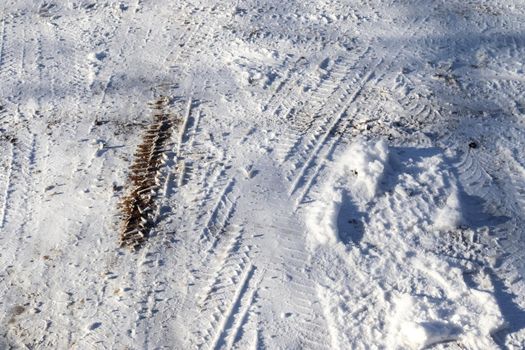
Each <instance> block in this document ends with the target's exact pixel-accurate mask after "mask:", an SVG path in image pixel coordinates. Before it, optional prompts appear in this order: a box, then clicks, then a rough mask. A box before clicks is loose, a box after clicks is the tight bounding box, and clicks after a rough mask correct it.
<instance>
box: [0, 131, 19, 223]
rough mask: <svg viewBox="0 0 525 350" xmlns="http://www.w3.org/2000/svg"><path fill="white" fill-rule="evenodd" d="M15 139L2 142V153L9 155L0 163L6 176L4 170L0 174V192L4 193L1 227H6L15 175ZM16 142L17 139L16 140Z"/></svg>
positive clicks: (0, 218) (0, 217)
mask: <svg viewBox="0 0 525 350" xmlns="http://www.w3.org/2000/svg"><path fill="white" fill-rule="evenodd" d="M13 141H14V140H9V141H7V140H5V141H3V142H1V143H0V145H1V149H2V152H1V153H2V154H3V155H8V156H7V157H3V159H2V163H0V168H2V169H5V174H6V175H5V176H4V175H3V174H4V173H3V172H2V173H1V174H0V175H1V176H0V180H2V181H0V193H2V201H1V202H0V206H1V208H0V209H1V210H2V214H1V215H0V228H4V224H5V219H6V215H7V202H8V200H9V193H10V192H9V189H10V187H11V182H12V181H13V180H12V176H13V166H14V160H15V148H14V146H13V144H12V142H13ZM14 142H16V141H14Z"/></svg>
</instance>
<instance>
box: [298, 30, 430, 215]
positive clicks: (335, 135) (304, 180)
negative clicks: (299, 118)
mask: <svg viewBox="0 0 525 350" xmlns="http://www.w3.org/2000/svg"><path fill="white" fill-rule="evenodd" d="M423 22H424V21H423ZM414 24H415V21H414V22H412V23H411V24H410V26H409V28H407V29H406V30H405V32H409V29H410V28H411V27H412V26H413V25H414ZM407 45H408V43H405V44H404V45H403V46H401V47H400V48H399V49H398V50H397V52H396V54H395V55H393V56H392V57H389V58H388V60H387V59H386V58H385V56H383V57H382V58H379V59H378V60H377V61H376V62H375V63H373V68H371V69H368V71H367V72H366V73H364V75H363V77H362V78H361V80H360V82H359V83H358V84H357V88H354V89H353V88H352V83H350V84H349V85H348V86H346V87H345V88H343V89H342V91H341V92H340V95H339V97H338V102H336V103H333V104H332V105H333V106H334V107H335V108H339V112H337V113H333V112H330V113H326V114H325V115H326V117H325V119H324V121H323V122H322V123H320V125H319V126H318V129H317V131H316V132H315V133H314V134H313V136H311V137H312V140H309V141H308V143H307V144H306V146H305V152H300V151H297V155H298V156H297V159H296V161H295V162H294V165H293V166H292V170H291V171H290V175H289V176H290V177H291V178H292V180H291V185H290V189H289V195H290V196H292V195H293V194H294V193H295V192H296V191H297V190H298V189H299V188H300V187H303V186H304V185H307V186H308V187H307V189H306V190H304V191H303V193H302V194H300V195H299V198H296V209H297V207H298V206H299V205H300V203H301V202H302V201H303V199H304V197H305V196H306V194H307V192H308V190H309V186H311V185H312V183H313V181H314V180H315V177H316V176H317V175H318V173H319V171H320V170H321V168H322V167H323V161H322V159H324V158H326V157H327V156H328V155H330V154H331V152H332V151H333V150H334V148H335V146H336V144H337V141H339V140H340V139H341V137H342V135H343V134H344V132H345V131H346V130H347V128H348V126H349V125H350V124H351V123H354V120H352V118H351V117H350V116H351V115H354V114H351V113H348V111H349V109H350V107H351V106H352V104H353V103H354V102H356V100H357V99H358V97H359V96H360V95H361V93H362V92H363V90H364V88H365V87H366V86H367V85H375V84H377V83H378V82H380V81H381V80H383V78H384V76H385V75H387V74H388V72H389V71H390V70H391V68H392V66H393V65H394V64H395V63H396V61H397V59H398V57H399V56H400V55H401V54H402V53H403V51H404V50H405V48H406V46H407ZM365 52H366V51H365ZM380 68H381V71H382V74H381V75H379V76H376V72H377V71H379V70H380ZM372 81H373V83H371V82H372ZM331 115H336V117H335V118H334V119H333V120H332V121H330V120H329V118H330V116H331ZM355 122H357V120H356V121H355ZM303 138H306V136H304V137H303ZM325 146H328V147H327V149H328V151H324V149H326V147H325ZM321 151H324V158H323V157H321V156H319V155H320V154H321ZM318 158H320V159H321V161H320V163H318V164H316V159H318ZM312 166H315V169H314V170H313V172H312V173H311V174H310V175H309V174H307V172H308V171H309V170H310V168H312ZM295 169H299V170H298V171H295Z"/></svg>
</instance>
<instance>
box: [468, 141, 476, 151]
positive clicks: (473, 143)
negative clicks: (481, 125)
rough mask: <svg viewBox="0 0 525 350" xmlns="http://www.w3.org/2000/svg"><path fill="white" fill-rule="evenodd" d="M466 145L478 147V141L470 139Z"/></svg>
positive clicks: (473, 147)
mask: <svg viewBox="0 0 525 350" xmlns="http://www.w3.org/2000/svg"><path fill="white" fill-rule="evenodd" d="M468 146H469V148H472V149H476V148H478V143H477V142H476V141H470V142H469V144H468Z"/></svg>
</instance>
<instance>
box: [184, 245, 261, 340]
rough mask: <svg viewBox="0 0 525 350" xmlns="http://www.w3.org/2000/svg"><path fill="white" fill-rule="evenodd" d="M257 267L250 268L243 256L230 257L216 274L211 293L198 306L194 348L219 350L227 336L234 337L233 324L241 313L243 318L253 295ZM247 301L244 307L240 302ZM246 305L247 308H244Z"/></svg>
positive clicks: (245, 256)
mask: <svg viewBox="0 0 525 350" xmlns="http://www.w3.org/2000/svg"><path fill="white" fill-rule="evenodd" d="M255 271H256V267H255V266H253V265H252V264H251V262H250V261H249V259H248V257H247V255H246V254H241V255H240V256H237V255H232V256H231V257H230V258H229V259H228V263H225V264H224V265H223V268H222V269H221V271H220V272H219V274H218V277H217V279H216V282H215V283H214V286H213V289H212V291H211V293H210V294H209V296H208V297H207V299H205V300H204V302H203V304H202V306H201V312H200V315H201V316H203V317H202V318H199V319H198V320H197V325H196V327H194V328H196V329H197V331H194V335H195V336H196V338H197V340H196V344H197V345H198V346H204V345H205V344H210V346H209V349H220V348H222V347H223V346H224V345H225V344H226V342H227V341H231V340H228V339H227V338H228V337H227V333H228V332H229V331H233V332H235V333H237V331H236V328H233V329H232V327H234V323H237V324H238V322H235V320H236V319H239V316H237V314H238V313H240V316H241V319H242V315H243V314H244V313H245V312H246V311H245V309H246V308H249V305H250V303H251V300H252V298H253V293H252V292H251V291H250V289H253V288H254V287H253V285H252V287H250V281H251V280H252V279H253V277H254V274H255ZM245 299H247V301H245V303H244V304H243V300H245ZM246 303H247V304H246Z"/></svg>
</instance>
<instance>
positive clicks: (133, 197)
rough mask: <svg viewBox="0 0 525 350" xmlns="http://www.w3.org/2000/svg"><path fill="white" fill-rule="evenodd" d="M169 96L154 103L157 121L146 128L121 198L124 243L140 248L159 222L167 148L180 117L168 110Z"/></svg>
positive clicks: (154, 115)
mask: <svg viewBox="0 0 525 350" xmlns="http://www.w3.org/2000/svg"><path fill="white" fill-rule="evenodd" d="M169 103H170V101H169V98H167V97H161V98H159V99H157V100H156V101H155V102H154V104H153V109H154V114H153V117H154V121H153V123H152V124H151V125H150V126H149V127H148V129H147V130H146V132H145V134H144V136H143V139H142V143H141V144H140V145H139V146H138V148H137V152H136V153H135V160H134V162H133V164H132V165H131V167H130V170H131V173H130V175H129V180H130V182H131V186H130V188H128V194H127V195H126V196H125V197H124V198H123V200H122V202H121V213H122V230H121V232H120V243H121V245H123V246H128V247H130V248H132V249H137V248H139V247H140V246H141V245H142V244H143V243H144V242H145V241H146V240H147V239H148V237H149V234H150V231H151V230H152V229H153V227H154V223H155V220H156V218H155V211H156V203H155V201H156V198H157V193H158V191H159V189H160V185H161V181H162V178H163V177H164V176H165V174H164V173H163V169H162V166H163V164H164V162H165V152H166V147H167V146H168V144H167V142H168V141H169V139H170V137H171V134H172V132H173V129H177V128H178V124H179V123H180V121H179V120H178V119H177V118H176V117H175V116H174V115H172V114H171V113H170V112H169V111H168V106H169Z"/></svg>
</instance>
